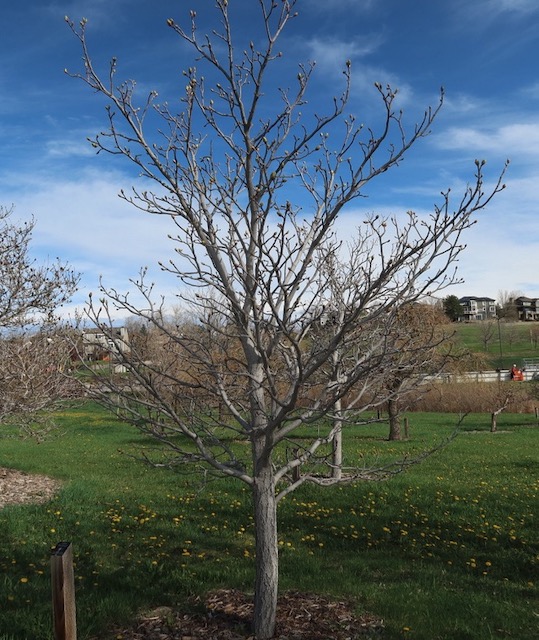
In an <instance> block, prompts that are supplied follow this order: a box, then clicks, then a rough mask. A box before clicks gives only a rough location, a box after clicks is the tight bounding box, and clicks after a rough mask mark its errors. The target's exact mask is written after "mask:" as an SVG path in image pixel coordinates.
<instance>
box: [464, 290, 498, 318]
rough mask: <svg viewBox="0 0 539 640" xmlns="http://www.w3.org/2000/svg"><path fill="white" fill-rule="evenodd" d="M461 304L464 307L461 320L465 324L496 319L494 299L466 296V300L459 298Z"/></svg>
mask: <svg viewBox="0 0 539 640" xmlns="http://www.w3.org/2000/svg"><path fill="white" fill-rule="evenodd" d="M459 302H460V306H461V307H462V317H461V320H462V321H464V322H474V321H476V320H490V319H491V318H495V317H496V300H494V299H493V298H477V297H475V296H465V297H464V298H459Z"/></svg>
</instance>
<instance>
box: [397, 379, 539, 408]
mask: <svg viewBox="0 0 539 640" xmlns="http://www.w3.org/2000/svg"><path fill="white" fill-rule="evenodd" d="M509 392H510V399H509V402H508V404H507V411H508V412H509V413H533V412H534V409H535V406H536V405H537V401H536V400H533V398H532V397H531V395H530V389H529V387H528V385H527V384H523V383H520V384H519V383H510V382H504V383H501V384H497V383H492V382H448V383H442V384H435V385H432V387H431V388H430V389H429V390H428V391H427V392H426V393H424V394H423V395H422V396H421V398H419V399H418V400H416V401H415V402H414V403H413V404H412V405H411V406H410V409H411V410H413V411H436V412H444V413H492V411H495V410H496V409H498V408H499V405H500V399H501V398H502V396H505V395H506V394H507V393H509ZM502 404H503V401H502Z"/></svg>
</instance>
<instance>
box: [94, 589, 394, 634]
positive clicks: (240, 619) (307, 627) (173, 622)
mask: <svg viewBox="0 0 539 640" xmlns="http://www.w3.org/2000/svg"><path fill="white" fill-rule="evenodd" d="M191 604H192V605H193V609H197V608H200V609H201V613H198V614H186V613H182V612H178V611H175V610H173V609H171V608H169V607H160V608H158V609H155V610H154V611H152V612H150V613H148V614H146V615H144V616H141V617H140V618H139V619H138V620H137V621H136V622H135V623H134V624H133V625H130V626H128V627H118V628H115V629H113V630H111V635H110V636H108V637H110V638H116V639H117V640H252V639H253V635H252V632H251V630H250V621H251V617H252V613H253V602H252V597H250V596H247V595H245V594H244V593H242V592H240V591H236V590H231V589H220V590H218V591H212V592H210V593H208V594H207V596H206V598H205V601H204V602H201V601H200V600H199V599H198V600H195V601H194V602H193V603H191ZM383 632H384V623H383V621H382V620H380V619H379V618H376V617H375V616H371V615H362V616H357V615H356V614H355V613H354V607H353V605H352V604H351V603H349V602H346V601H341V600H339V601H334V600H330V599H328V598H325V597H322V596H318V595H315V594H305V593H298V592H289V593H285V594H283V595H282V596H280V598H279V604H278V609H277V626H276V635H275V636H274V638H275V640H355V639H360V640H365V639H366V638H381V637H383ZM93 640H99V639H98V638H94V639H93Z"/></svg>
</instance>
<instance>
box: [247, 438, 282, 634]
mask: <svg viewBox="0 0 539 640" xmlns="http://www.w3.org/2000/svg"><path fill="white" fill-rule="evenodd" d="M257 440H258V439H257ZM260 440H262V439H260ZM253 446H254V455H255V474H254V484H253V510H254V524H255V549H256V564H255V571H256V577H255V609H254V618H253V630H254V634H255V637H256V639H257V640H269V639H270V638H273V635H274V631H275V618H276V615H277V591H278V584H279V552H278V541H277V500H276V495H275V482H274V477H273V469H272V465H271V458H269V457H268V456H267V455H266V454H265V452H264V451H258V450H257V449H259V447H263V443H262V442H260V443H257V442H255V443H254V445H253Z"/></svg>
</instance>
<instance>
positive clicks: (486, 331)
mask: <svg viewBox="0 0 539 640" xmlns="http://www.w3.org/2000/svg"><path fill="white" fill-rule="evenodd" d="M495 334H496V325H495V323H494V322H493V321H492V320H482V321H481V322H480V323H479V335H480V336H481V342H482V343H483V348H484V350H485V351H488V348H489V346H490V343H491V342H492V340H493V339H494V336H495Z"/></svg>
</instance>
